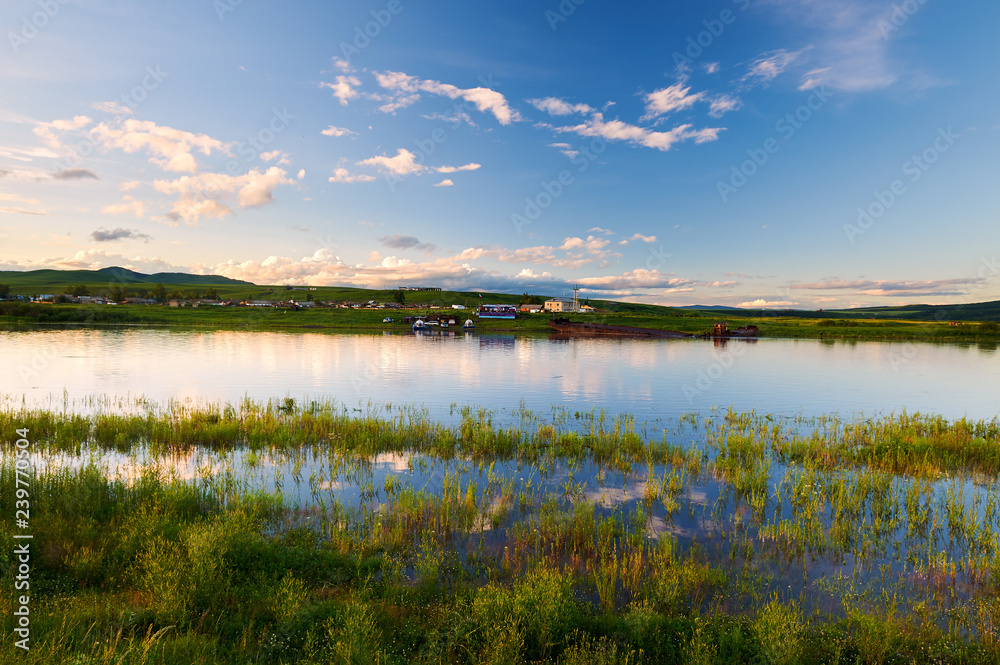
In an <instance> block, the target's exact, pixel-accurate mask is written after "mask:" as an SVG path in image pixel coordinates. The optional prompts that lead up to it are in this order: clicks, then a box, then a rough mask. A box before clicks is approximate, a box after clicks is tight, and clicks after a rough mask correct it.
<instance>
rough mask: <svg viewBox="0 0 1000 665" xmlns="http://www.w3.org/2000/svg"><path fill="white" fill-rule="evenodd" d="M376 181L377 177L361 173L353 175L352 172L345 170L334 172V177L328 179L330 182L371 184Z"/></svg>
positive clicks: (339, 169)
mask: <svg viewBox="0 0 1000 665" xmlns="http://www.w3.org/2000/svg"><path fill="white" fill-rule="evenodd" d="M374 179H375V176H373V175H368V174H367V173H359V174H356V175H351V172H350V171H348V170H347V169H345V168H338V169H334V170H333V175H332V176H330V177H329V178H328V180H329V181H330V182H343V183H350V182H371V181H372V180H374Z"/></svg>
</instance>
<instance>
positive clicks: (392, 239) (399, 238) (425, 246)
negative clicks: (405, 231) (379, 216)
mask: <svg viewBox="0 0 1000 665" xmlns="http://www.w3.org/2000/svg"><path fill="white" fill-rule="evenodd" d="M378 241H379V242H380V243H382V245H383V246H384V247H388V248H389V249H419V250H421V251H424V252H427V253H428V254H430V253H431V252H433V251H434V250H435V249H437V246H436V245H432V244H431V243H429V242H420V240H418V239H417V237H416V236H403V235H394V236H383V237H382V238H379V239H378Z"/></svg>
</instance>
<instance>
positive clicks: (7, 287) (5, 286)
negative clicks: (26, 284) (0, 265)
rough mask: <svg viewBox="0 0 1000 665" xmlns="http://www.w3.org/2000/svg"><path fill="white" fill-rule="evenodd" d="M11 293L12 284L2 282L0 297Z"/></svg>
mask: <svg viewBox="0 0 1000 665" xmlns="http://www.w3.org/2000/svg"><path fill="white" fill-rule="evenodd" d="M9 295H10V284H0V298H6V297H7V296H9Z"/></svg>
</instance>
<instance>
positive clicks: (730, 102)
mask: <svg viewBox="0 0 1000 665" xmlns="http://www.w3.org/2000/svg"><path fill="white" fill-rule="evenodd" d="M741 106H743V102H742V101H740V99H739V98H738V97H733V96H732V95H720V96H718V97H715V98H714V99H712V102H711V105H710V107H709V110H708V115H710V116H712V117H713V118H721V117H722V116H723V115H724V114H725V113H728V112H729V111H736V110H737V109H739V108H740V107H741Z"/></svg>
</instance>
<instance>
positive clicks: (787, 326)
mask: <svg viewBox="0 0 1000 665" xmlns="http://www.w3.org/2000/svg"><path fill="white" fill-rule="evenodd" d="M609 306H611V305H609ZM427 313H437V314H442V315H443V314H451V315H454V316H455V317H456V318H458V319H459V320H462V321H464V320H465V319H466V318H469V317H470V316H472V317H473V318H474V319H476V317H475V316H474V310H452V309H433V310H432V309H404V310H364V309H360V310H356V309H326V308H323V309H304V310H299V311H293V310H290V309H275V308H247V307H216V306H207V305H203V306H201V307H198V308H190V307H185V308H172V307H167V306H164V305H114V306H109V305H42V304H19V303H2V302H0V324H5V325H8V326H11V325H36V324H43V325H134V326H163V327H179V328H199V329H204V328H212V329H246V330H290V331H294V330H347V331H350V330H358V331H361V330H369V331H371V330H379V331H381V330H388V331H398V332H402V331H406V330H408V327H407V326H406V325H405V324H403V323H402V322H401V320H402V317H403V316H406V315H407V314H427ZM385 317H392V318H393V319H394V320H395V322H394V323H383V322H382V320H383V318H385ZM567 318H569V319H570V320H577V321H596V322H601V323H609V324H614V325H625V326H635V327H641V328H654V329H658V330H677V331H680V332H689V333H703V332H708V331H710V330H711V329H712V324H713V323H714V322H715V321H716V320H720V319H721V320H724V321H727V322H729V324H730V326H733V327H735V326H742V325H756V326H758V327H759V328H760V336H761V337H785V338H807V339H848V340H865V339H868V340H913V341H972V342H979V343H986V344H995V343H996V342H997V341H1000V325H998V324H997V323H994V322H985V323H983V322H978V323H977V322H970V323H964V324H961V325H957V326H956V325H950V324H949V323H948V322H937V321H907V320H882V319H843V318H841V319H806V318H801V317H781V316H763V317H762V316H757V317H737V316H724V317H720V315H719V314H713V313H707V312H699V311H691V310H674V309H669V308H652V307H650V308H641V309H631V308H630V309H608V310H602V311H599V312H598V313H596V314H587V315H584V314H571V315H568V317H567ZM548 319H549V316H548V315H545V314H528V315H524V316H522V317H521V318H519V319H516V320H513V321H506V320H482V321H480V320H478V319H476V323H477V326H478V328H479V331H480V332H486V333H489V332H518V333H548V332H550V330H549V328H548V325H547V321H548Z"/></svg>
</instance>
